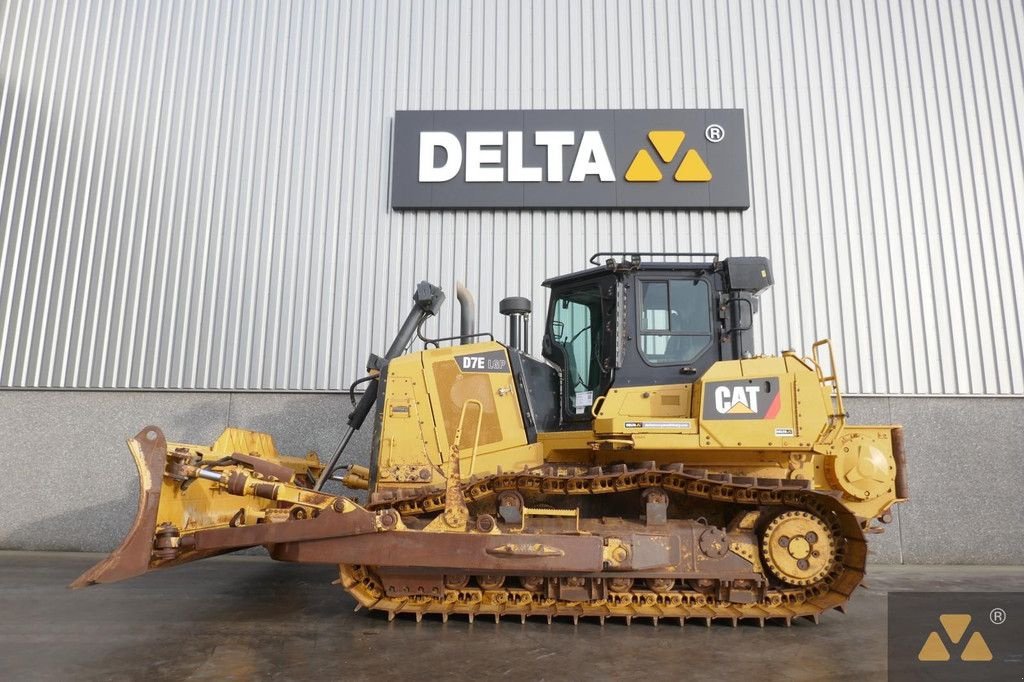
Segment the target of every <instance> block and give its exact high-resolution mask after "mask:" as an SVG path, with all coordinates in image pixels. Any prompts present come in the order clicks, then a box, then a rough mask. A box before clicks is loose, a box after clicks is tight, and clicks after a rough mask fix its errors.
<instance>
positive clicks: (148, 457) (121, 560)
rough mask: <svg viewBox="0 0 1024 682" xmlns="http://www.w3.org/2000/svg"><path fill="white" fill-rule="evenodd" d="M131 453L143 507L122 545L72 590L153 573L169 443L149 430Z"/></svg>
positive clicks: (135, 442) (142, 433)
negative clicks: (154, 549)
mask: <svg viewBox="0 0 1024 682" xmlns="http://www.w3.org/2000/svg"><path fill="white" fill-rule="evenodd" d="M128 450H129V451H130V452H131V453H132V460H133V461H134V462H135V467H136V468H137V469H138V471H139V507H138V510H137V511H136V512H135V522H134V523H133V524H132V527H131V530H129V531H128V535H126V536H125V538H124V540H123V541H122V542H121V545H120V546H119V547H118V548H117V549H115V550H114V551H113V552H111V553H110V555H108V556H107V557H106V558H104V559H103V560H102V561H100V562H99V563H98V564H96V565H95V566H93V567H92V568H90V569H89V570H88V571H86V572H85V573H83V574H82V575H81V576H80V577H79V578H78V580H76V581H75V582H73V583H71V587H72V588H79V587H86V586H87V585H95V584H96V583H112V582H116V581H118V580H125V579H126V578H133V577H135V576H137V575H142V574H143V573H145V572H146V571H148V570H149V563H150V558H151V556H152V552H153V534H154V532H155V529H156V516H157V510H158V509H159V507H160V488H161V484H162V482H163V478H164V466H165V463H166V461H167V441H166V440H165V439H164V434H163V433H162V432H161V431H160V429H158V428H156V427H155V426H147V427H146V428H144V429H142V431H139V433H137V434H135V437H134V438H132V439H130V440H129V441H128Z"/></svg>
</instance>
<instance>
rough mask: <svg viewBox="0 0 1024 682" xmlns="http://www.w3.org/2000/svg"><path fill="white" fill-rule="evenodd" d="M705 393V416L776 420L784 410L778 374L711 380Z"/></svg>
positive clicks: (711, 417)
mask: <svg viewBox="0 0 1024 682" xmlns="http://www.w3.org/2000/svg"><path fill="white" fill-rule="evenodd" d="M702 393H703V395H704V409H703V413H704V419H775V418H777V417H778V416H779V412H780V411H781V410H782V393H781V392H780V391H779V378H778V377H765V378H763V379H741V380H734V381H710V382H708V383H707V384H705V385H704V389H703V391H702Z"/></svg>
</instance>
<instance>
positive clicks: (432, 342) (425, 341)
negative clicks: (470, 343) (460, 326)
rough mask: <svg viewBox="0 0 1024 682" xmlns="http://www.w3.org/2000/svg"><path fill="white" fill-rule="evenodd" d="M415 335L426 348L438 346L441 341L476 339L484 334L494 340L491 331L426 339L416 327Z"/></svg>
mask: <svg viewBox="0 0 1024 682" xmlns="http://www.w3.org/2000/svg"><path fill="white" fill-rule="evenodd" d="M416 336H417V338H419V340H420V341H422V342H423V346H424V347H427V348H429V347H430V346H433V347H434V348H440V347H441V345H440V344H441V342H442V341H455V340H456V339H476V338H480V337H484V336H486V337H487V338H488V339H490V340H491V341H494V334H492V333H491V332H477V333H476V334H466V335H465V336H462V335H458V336H444V337H441V338H439V339H428V338H427V337H425V336H423V334H421V333H420V330H419V329H417V330H416Z"/></svg>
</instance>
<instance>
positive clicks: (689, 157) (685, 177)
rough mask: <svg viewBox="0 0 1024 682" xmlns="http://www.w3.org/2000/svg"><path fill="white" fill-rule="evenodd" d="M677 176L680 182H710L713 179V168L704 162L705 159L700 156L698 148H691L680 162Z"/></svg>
mask: <svg viewBox="0 0 1024 682" xmlns="http://www.w3.org/2000/svg"><path fill="white" fill-rule="evenodd" d="M675 178H676V180H678V181H679V182H708V181H710V180H711V170H710V169H709V168H708V166H707V164H706V163H704V159H702V158H700V154H698V153H697V150H696V149H691V150H690V151H688V152H686V156H684V157H683V162H682V163H680V164H679V169H678V170H676V175H675Z"/></svg>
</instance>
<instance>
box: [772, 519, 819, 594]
mask: <svg viewBox="0 0 1024 682" xmlns="http://www.w3.org/2000/svg"><path fill="white" fill-rule="evenodd" d="M761 552H762V554H763V556H764V561H765V564H766V565H767V566H768V569H769V570H770V571H771V572H772V574H773V575H774V576H775V577H776V578H778V579H779V580H781V581H782V582H784V583H786V584H788V585H798V586H799V585H810V584H811V583H814V582H817V581H818V580H821V579H822V578H824V577H825V576H826V575H828V572H829V570H830V569H831V568H832V564H833V563H834V562H835V558H836V542H835V536H834V534H833V531H832V529H831V528H830V527H829V524H827V523H826V522H825V521H824V520H822V519H820V518H819V517H817V516H815V515H814V514H811V513H810V512H806V511H787V512H783V513H782V514H779V515H778V516H776V517H775V518H774V519H772V521H771V522H770V523H769V524H768V526H767V527H766V528H765V529H764V533H763V535H762V537H761Z"/></svg>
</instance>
